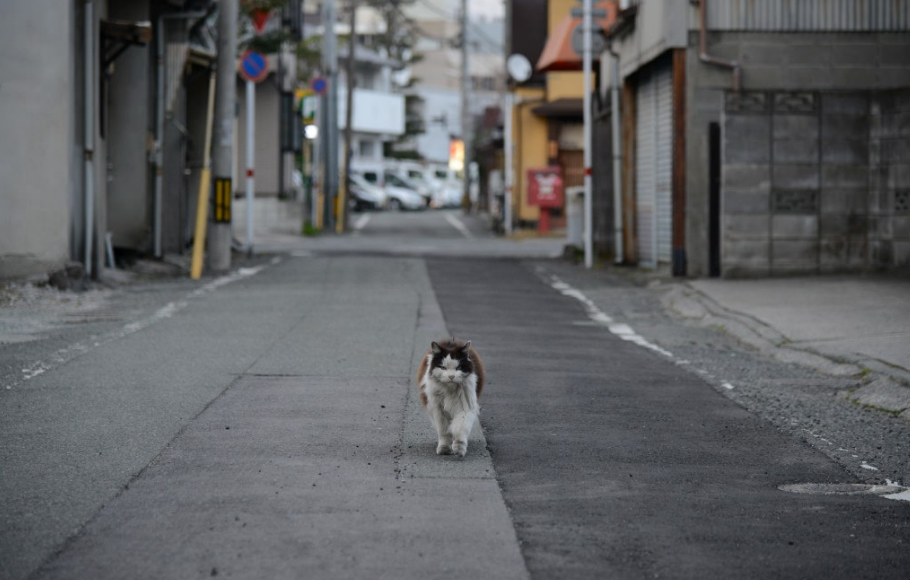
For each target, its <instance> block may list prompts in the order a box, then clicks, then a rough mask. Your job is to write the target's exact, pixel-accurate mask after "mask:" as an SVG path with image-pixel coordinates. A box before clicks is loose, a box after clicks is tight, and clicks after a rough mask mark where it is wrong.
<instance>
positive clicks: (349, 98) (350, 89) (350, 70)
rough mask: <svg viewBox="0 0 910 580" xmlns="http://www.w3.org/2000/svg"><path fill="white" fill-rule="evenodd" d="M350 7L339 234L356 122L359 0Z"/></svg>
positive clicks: (343, 228) (344, 225) (344, 215)
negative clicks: (356, 59)
mask: <svg viewBox="0 0 910 580" xmlns="http://www.w3.org/2000/svg"><path fill="white" fill-rule="evenodd" d="M349 9H350V11H351V20H350V23H351V33H350V35H349V37H348V61H347V62H346V63H345V72H344V76H345V77H346V78H345V80H346V81H347V89H346V93H345V109H344V159H343V160H342V163H343V164H344V165H343V167H344V171H343V173H344V174H343V175H342V179H343V181H342V183H341V187H340V188H339V195H340V198H341V201H340V202H339V204H338V224H337V226H336V228H335V231H336V233H339V234H340V233H342V232H344V231H346V230H347V229H348V211H347V209H348V208H347V206H346V204H347V196H348V184H349V183H350V182H351V141H352V138H353V134H352V133H353V128H352V127H351V125H352V124H353V122H354V45H355V39H356V34H355V32H354V31H355V30H356V29H357V0H351V2H350V4H349Z"/></svg>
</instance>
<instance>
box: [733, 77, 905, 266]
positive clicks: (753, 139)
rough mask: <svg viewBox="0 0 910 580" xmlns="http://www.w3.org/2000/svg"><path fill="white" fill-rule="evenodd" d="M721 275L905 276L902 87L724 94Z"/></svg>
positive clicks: (903, 97) (903, 111)
mask: <svg viewBox="0 0 910 580" xmlns="http://www.w3.org/2000/svg"><path fill="white" fill-rule="evenodd" d="M725 107H726V108H725V116H724V124H723V134H724V136H723V139H724V141H723V168H722V175H721V181H722V256H721V260H722V273H723V275H725V276H761V275H769V274H771V275H786V274H809V273H835V272H857V271H864V270H870V269H879V268H884V269H906V268H908V267H910V90H900V91H894V90H891V91H874V92H873V91H854V92H810V91H797V92H794V91H776V92H745V93H738V94H737V93H733V92H729V93H727V95H726V104H725Z"/></svg>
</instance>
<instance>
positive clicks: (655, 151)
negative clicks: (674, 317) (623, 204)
mask: <svg viewBox="0 0 910 580" xmlns="http://www.w3.org/2000/svg"><path fill="white" fill-rule="evenodd" d="M635 130H636V135H635V190H636V191H635V210H636V226H637V233H636V238H637V242H638V261H639V265H641V266H645V267H651V268H654V267H657V265H658V264H659V263H667V262H670V259H671V256H672V225H673V206H672V178H673V75H672V69H671V68H670V66H668V65H663V66H655V67H654V68H652V69H650V70H647V71H644V72H643V73H642V77H641V80H640V82H639V85H638V91H637V96H636V118H635Z"/></svg>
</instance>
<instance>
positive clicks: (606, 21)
mask: <svg viewBox="0 0 910 580" xmlns="http://www.w3.org/2000/svg"><path fill="white" fill-rule="evenodd" d="M593 4H594V8H595V9H600V10H606V12H607V17H606V18H595V19H594V22H595V24H596V25H598V26H600V27H601V28H603V29H604V30H607V29H609V28H610V26H612V25H613V23H614V22H615V21H616V13H617V7H616V2H615V1H613V0H609V1H603V2H594V3H593ZM580 25H581V18H572V17H571V16H566V17H565V18H564V19H563V20H562V21H561V22H560V23H559V24H557V25H556V28H554V29H553V32H552V33H551V34H550V36H549V37H548V38H547V44H546V45H544V47H543V52H541V53H540V58H539V59H538V60H537V70H539V71H541V72H548V71H558V70H581V55H578V54H576V53H575V51H574V50H572V32H573V31H574V30H575V29H576V28H577V27H578V26H580ZM594 60H595V61H596V60H597V55H595V56H594Z"/></svg>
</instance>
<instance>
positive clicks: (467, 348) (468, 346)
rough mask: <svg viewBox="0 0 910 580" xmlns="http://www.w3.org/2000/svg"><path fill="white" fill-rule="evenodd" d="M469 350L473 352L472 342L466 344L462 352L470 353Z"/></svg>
mask: <svg viewBox="0 0 910 580" xmlns="http://www.w3.org/2000/svg"><path fill="white" fill-rule="evenodd" d="M469 350H471V341H470V340H469V341H467V342H466V343H464V346H463V347H461V352H468V351H469Z"/></svg>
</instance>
